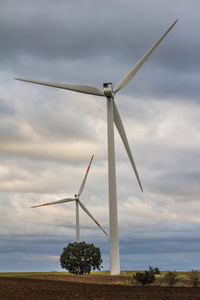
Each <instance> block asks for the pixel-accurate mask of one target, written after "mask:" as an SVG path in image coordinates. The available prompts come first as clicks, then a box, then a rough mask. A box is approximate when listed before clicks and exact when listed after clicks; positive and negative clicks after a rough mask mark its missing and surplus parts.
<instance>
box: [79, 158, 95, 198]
mask: <svg viewBox="0 0 200 300" xmlns="http://www.w3.org/2000/svg"><path fill="white" fill-rule="evenodd" d="M93 157H94V154H93V155H92V157H91V159H90V163H89V165H88V168H87V171H86V173H85V176H84V178H83V181H82V183H81V186H80V189H79V192H78V194H77V197H78V198H79V197H80V195H81V194H82V192H83V189H84V186H85V182H86V179H87V176H88V172H89V170H90V166H91V163H92V160H93Z"/></svg>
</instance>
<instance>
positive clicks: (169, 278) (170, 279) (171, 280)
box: [164, 271, 178, 286]
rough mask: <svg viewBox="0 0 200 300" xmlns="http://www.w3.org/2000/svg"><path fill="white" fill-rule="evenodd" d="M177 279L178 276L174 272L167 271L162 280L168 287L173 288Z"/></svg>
mask: <svg viewBox="0 0 200 300" xmlns="http://www.w3.org/2000/svg"><path fill="white" fill-rule="evenodd" d="M177 277H178V274H177V272H176V271H174V272H172V271H168V272H167V273H166V274H165V276H164V280H165V281H166V283H167V284H169V285H170V286H173V285H175V283H176V282H177V281H178V278H177Z"/></svg>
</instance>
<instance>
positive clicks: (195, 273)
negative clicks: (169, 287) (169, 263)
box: [188, 270, 199, 287]
mask: <svg viewBox="0 0 200 300" xmlns="http://www.w3.org/2000/svg"><path fill="white" fill-rule="evenodd" d="M188 277H189V279H190V281H191V283H192V286H193V287H196V286H197V285H198V281H199V272H198V271H197V270H192V272H189V274H188Z"/></svg>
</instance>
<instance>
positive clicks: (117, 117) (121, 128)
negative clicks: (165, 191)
mask: <svg viewBox="0 0 200 300" xmlns="http://www.w3.org/2000/svg"><path fill="white" fill-rule="evenodd" d="M113 107H114V122H115V125H116V127H117V130H118V132H119V135H120V136H121V139H122V142H123V144H124V147H125V149H126V152H127V154H128V157H129V159H130V162H131V164H132V167H133V170H134V172H135V176H136V178H137V181H138V184H139V186H140V188H141V190H142V192H143V188H142V184H141V181H140V178H139V175H138V172H137V169H136V165H135V162H134V159H133V155H132V153H131V149H130V146H129V143H128V139H127V136H126V133H125V130H124V125H123V123H122V120H121V117H120V114H119V112H118V109H117V106H116V104H115V102H114V106H113Z"/></svg>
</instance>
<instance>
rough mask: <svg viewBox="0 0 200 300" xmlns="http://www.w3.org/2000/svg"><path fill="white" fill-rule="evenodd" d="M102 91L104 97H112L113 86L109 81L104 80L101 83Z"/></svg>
mask: <svg viewBox="0 0 200 300" xmlns="http://www.w3.org/2000/svg"><path fill="white" fill-rule="evenodd" d="M103 91H104V95H105V96H106V97H109V98H110V97H112V98H113V86H112V83H111V82H106V83H104V84H103Z"/></svg>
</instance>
